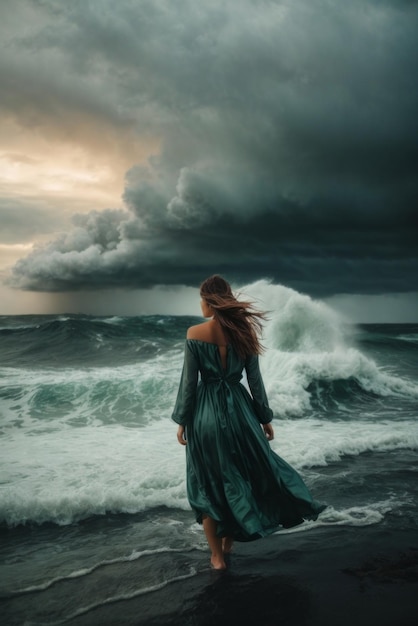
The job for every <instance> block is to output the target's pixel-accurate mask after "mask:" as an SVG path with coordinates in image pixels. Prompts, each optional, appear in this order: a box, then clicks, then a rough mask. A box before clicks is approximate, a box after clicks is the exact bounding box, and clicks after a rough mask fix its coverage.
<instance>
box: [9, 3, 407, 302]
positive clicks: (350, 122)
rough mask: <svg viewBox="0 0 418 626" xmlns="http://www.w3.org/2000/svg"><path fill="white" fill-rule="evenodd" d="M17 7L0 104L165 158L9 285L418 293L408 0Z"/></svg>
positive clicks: (24, 266)
mask: <svg viewBox="0 0 418 626" xmlns="http://www.w3.org/2000/svg"><path fill="white" fill-rule="evenodd" d="M17 5H18V6H19V11H20V17H21V18H22V17H25V18H26V19H27V18H28V17H29V16H30V15H33V20H32V21H31V26H30V27H29V29H26V30H25V32H24V33H22V35H21V36H20V37H18V36H17V35H15V36H14V37H13V38H10V39H9V44H8V47H7V51H8V56H7V57H6V58H4V57H3V62H2V65H1V67H0V78H1V79H2V80H3V81H4V82H3V84H6V85H7V86H8V89H7V90H6V91H7V95H6V97H5V99H4V100H3V102H2V104H1V107H2V109H3V112H5V113H6V114H9V115H12V112H13V115H14V116H15V117H16V118H17V119H19V120H20V123H21V124H24V123H25V124H38V125H39V127H42V125H43V124H44V122H45V121H46V120H47V121H48V124H50V123H51V119H52V120H55V121H56V123H57V124H58V123H60V122H61V123H62V126H63V130H62V132H65V129H67V131H68V132H70V131H71V128H72V127H73V126H76V125H77V119H78V116H80V115H84V116H85V115H87V114H88V115H89V116H90V118H91V120H92V124H94V123H95V121H97V123H99V122H100V125H104V126H109V128H112V129H117V128H120V130H121V132H123V129H126V128H130V129H132V132H133V133H135V138H136V140H138V138H142V139H143V141H144V142H146V141H150V140H151V138H152V141H158V145H159V150H158V151H157V152H156V153H155V154H153V155H152V156H150V158H149V159H148V162H147V165H146V166H144V165H141V166H138V165H135V164H133V166H132V168H131V169H130V170H129V171H128V172H127V174H126V180H125V192H124V196H123V199H124V203H125V208H124V209H123V210H113V209H109V210H107V211H102V212H94V211H92V212H91V213H90V214H88V215H87V216H86V215H83V216H81V215H80V216H75V217H74V218H73V222H74V228H73V229H72V230H71V231H70V232H69V233H67V234H62V235H60V236H59V237H57V238H56V239H55V240H53V241H52V242H50V243H49V244H47V245H41V246H39V247H38V248H36V249H35V250H34V251H33V252H32V253H31V254H30V255H29V256H27V257H26V258H24V259H22V260H20V261H19V262H18V263H17V264H16V265H15V267H14V270H13V276H12V282H13V284H14V285H15V286H17V287H20V288H23V289H32V290H50V291H60V290H63V291H65V290H74V289H80V288H90V289H91V288H103V287H110V286H115V285H118V286H132V287H149V286H152V285H155V284H185V285H193V284H196V283H198V282H199V281H200V280H201V279H202V278H204V277H205V276H206V275H207V274H209V273H212V272H215V271H216V272H223V273H225V274H226V275H227V276H228V277H229V278H230V279H232V280H235V281H242V282H247V281H249V280H253V279H256V278H259V277H269V278H272V279H274V280H278V281H280V282H283V283H286V284H289V285H291V286H293V287H296V288H298V289H301V290H304V291H307V292H309V293H312V294H315V295H327V294H332V293H341V292H357V293H383V292H387V291H396V292H400V291H410V290H412V289H414V288H415V287H414V283H413V281H414V280H415V277H416V276H417V274H418V251H417V244H416V241H417V232H416V230H415V229H416V226H415V225H414V224H415V222H416V220H415V221H414V220H413V217H414V215H413V211H415V210H416V209H415V205H416V203H417V201H416V198H417V195H418V194H417V192H418V179H417V175H416V173H417V171H418V170H417V165H418V141H417V140H418V128H417V126H418V124H417V116H416V110H417V105H418V82H417V80H416V67H415V59H416V58H417V53H418V50H417V48H418V40H417V37H416V32H417V26H418V7H417V3H416V2H399V1H396V2H395V1H393V2H390V1H386V2H378V1H377V0H376V1H371V0H369V1H368V2H367V1H364V0H361V1H360V0H353V1H352V2H349V3H341V2H337V0H320V1H318V2H315V3H312V2H310V1H308V0H300V1H298V2H294V1H292V2H291V1H290V0H289V1H283V2H274V1H264V0H258V1H254V0H253V1H250V0H240V1H239V2H238V0H230V1H229V2H228V1H227V2H221V1H220V0H219V1H218V0H210V1H209V0H203V1H202V2H199V3H196V2H193V1H192V0H179V1H178V2H176V3H173V2H169V1H155V0H152V1H151V0H145V1H144V0H143V1H142V2H140V3H138V2H133V1H128V0H122V1H121V2H118V3H117V4H115V3H113V2H111V1H110V0H101V1H100V2H98V1H94V0H92V1H91V2H89V3H85V2H72V3H62V4H60V5H57V3H55V2H52V1H40V0H39V1H37V2H21V3H17ZM13 52H16V55H13ZM12 58H13V60H12ZM13 76H14V77H16V76H17V77H18V80H13ZM28 102H30V106H29V104H28ZM45 123H46V122H45Z"/></svg>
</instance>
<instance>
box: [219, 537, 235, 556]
mask: <svg viewBox="0 0 418 626" xmlns="http://www.w3.org/2000/svg"><path fill="white" fill-rule="evenodd" d="M233 545H234V540H233V538H232V537H224V538H223V539H222V550H223V553H224V554H230V553H231V552H232V546H233Z"/></svg>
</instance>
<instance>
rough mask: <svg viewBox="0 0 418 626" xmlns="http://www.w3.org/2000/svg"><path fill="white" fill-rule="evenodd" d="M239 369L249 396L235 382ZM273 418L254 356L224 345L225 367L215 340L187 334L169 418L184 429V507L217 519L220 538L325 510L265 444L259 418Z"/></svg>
mask: <svg viewBox="0 0 418 626" xmlns="http://www.w3.org/2000/svg"><path fill="white" fill-rule="evenodd" d="M244 369H245V371H246V375H247V380H248V386H249V388H250V391H251V395H250V394H249V393H248V391H247V389H246V387H245V386H244V385H243V384H241V382H240V381H241V379H242V374H243V370H244ZM199 374H200V376H199ZM272 417H273V415H272V411H271V409H270V407H269V405H268V400H267V396H266V392H265V388H264V384H263V380H262V377H261V374H260V369H259V363H258V356H256V355H254V356H249V357H248V358H247V359H246V360H245V361H244V360H242V359H241V358H240V357H239V356H238V355H237V353H236V351H235V350H234V348H233V347H232V345H228V346H227V362H226V368H225V369H224V367H223V365H222V361H221V355H220V352H219V347H218V346H217V345H216V344H213V343H208V342H205V341H201V340H197V339H187V340H186V346H185V354H184V365H183V371H182V375H181V380H180V386H179V391H178V395H177V400H176V404H175V408H174V412H173V415H172V418H173V420H174V421H175V422H177V424H182V425H184V426H185V427H186V439H187V446H186V459H187V496H188V500H189V503H190V506H191V507H192V509H193V511H194V512H195V515H196V520H197V521H198V522H199V523H201V522H202V517H203V516H204V515H207V516H209V517H211V518H213V519H214V520H216V521H217V535H218V536H219V537H224V536H232V537H234V539H236V540H238V541H250V540H253V539H258V538H259V537H264V536H266V535H268V534H270V533H272V532H274V531H275V530H277V529H278V527H279V526H283V527H286V528H288V527H291V526H296V525H297V524H300V523H301V522H303V520H304V519H316V518H317V516H318V514H319V513H320V512H321V511H322V510H323V509H324V508H325V506H324V505H321V504H319V503H318V502H316V501H315V500H314V499H313V498H312V496H311V494H310V492H309V490H308V488H307V486H306V485H305V483H304V482H303V480H302V478H301V477H300V475H299V474H298V473H297V472H296V470H295V469H293V468H292V467H291V466H290V465H289V464H288V463H286V461H284V460H283V459H282V458H281V457H279V456H278V455H277V454H275V453H274V452H273V451H272V449H271V448H270V444H269V443H268V441H267V438H266V436H265V434H264V432H263V430H262V428H261V426H260V423H261V424H266V423H268V422H270V421H271V420H272Z"/></svg>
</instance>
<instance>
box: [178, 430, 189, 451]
mask: <svg viewBox="0 0 418 626" xmlns="http://www.w3.org/2000/svg"><path fill="white" fill-rule="evenodd" d="M177 441H178V442H179V443H181V445H182V446H185V445H186V444H187V441H186V438H185V436H184V426H179V427H178V429H177Z"/></svg>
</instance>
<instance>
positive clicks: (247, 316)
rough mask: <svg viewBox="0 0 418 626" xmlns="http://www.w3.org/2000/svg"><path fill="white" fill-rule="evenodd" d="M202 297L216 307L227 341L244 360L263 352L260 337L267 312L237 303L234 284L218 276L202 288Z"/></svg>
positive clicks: (248, 303) (213, 307)
mask: <svg viewBox="0 0 418 626" xmlns="http://www.w3.org/2000/svg"><path fill="white" fill-rule="evenodd" d="M200 295H201V297H202V298H203V300H205V302H207V304H208V305H210V306H211V307H212V309H213V316H214V318H215V319H216V320H217V321H218V322H219V323H220V325H221V327H222V330H223V332H224V334H225V338H226V339H227V340H228V341H229V342H230V343H231V344H232V345H233V347H234V348H235V351H236V352H237V354H238V355H239V356H240V357H241V358H243V359H245V358H246V357H247V356H249V355H250V354H260V353H261V352H262V350H263V347H262V345H261V344H260V341H259V338H258V336H259V333H260V332H261V329H262V324H261V320H263V319H265V314H264V313H262V312H261V311H256V310H255V309H254V307H253V304H252V303H251V302H244V301H242V300H237V299H236V298H235V296H234V294H233V293H232V289H231V286H230V284H229V283H228V282H227V281H226V280H225V279H224V278H222V276H219V275H218V274H215V275H214V276H210V277H209V278H207V279H206V280H205V281H204V282H203V283H202V284H201V285H200Z"/></svg>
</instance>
